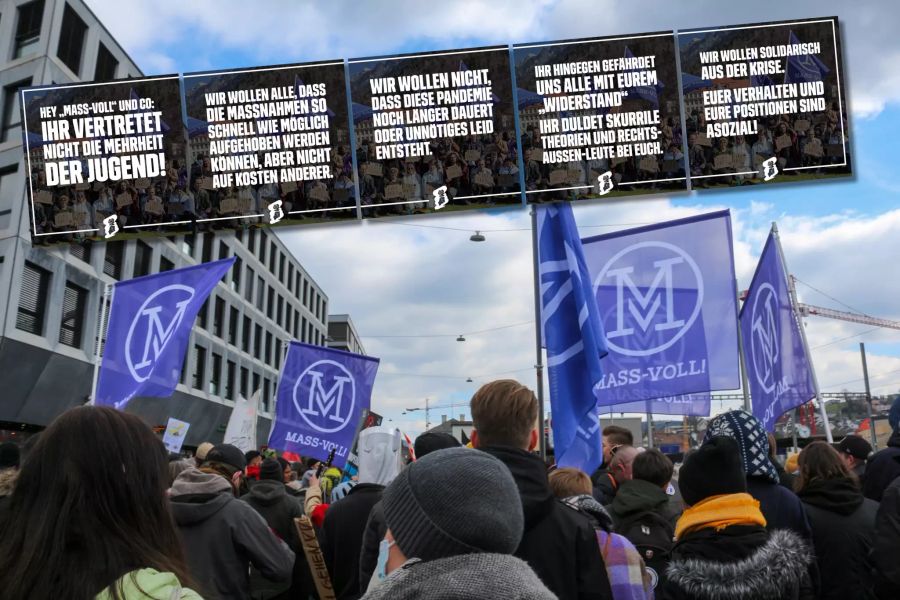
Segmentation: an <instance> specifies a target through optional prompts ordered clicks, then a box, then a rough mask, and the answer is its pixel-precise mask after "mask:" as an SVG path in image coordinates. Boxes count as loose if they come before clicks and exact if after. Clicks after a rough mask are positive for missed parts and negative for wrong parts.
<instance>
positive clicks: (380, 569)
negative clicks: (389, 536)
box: [375, 540, 396, 581]
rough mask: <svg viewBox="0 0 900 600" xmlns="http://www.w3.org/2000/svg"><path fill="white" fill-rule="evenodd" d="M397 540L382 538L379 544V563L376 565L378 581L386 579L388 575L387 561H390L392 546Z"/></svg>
mask: <svg viewBox="0 0 900 600" xmlns="http://www.w3.org/2000/svg"><path fill="white" fill-rule="evenodd" d="M395 543H396V542H392V541H388V540H381V543H380V544H378V563H376V565H375V575H376V576H377V577H378V581H384V579H385V577H387V575H388V574H387V563H388V555H389V554H390V550H391V546H393V545H394V544H395Z"/></svg>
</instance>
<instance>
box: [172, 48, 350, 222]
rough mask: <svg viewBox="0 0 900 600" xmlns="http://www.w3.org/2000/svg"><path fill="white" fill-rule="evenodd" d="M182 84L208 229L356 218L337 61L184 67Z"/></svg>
mask: <svg viewBox="0 0 900 600" xmlns="http://www.w3.org/2000/svg"><path fill="white" fill-rule="evenodd" d="M184 90H185V97H184V103H185V108H186V112H187V123H186V124H187V134H188V140H189V141H188V152H189V153H190V156H191V158H192V160H193V165H192V168H191V173H190V180H191V185H192V187H193V188H194V189H195V190H196V191H197V193H199V194H201V195H202V196H203V197H204V199H205V206H206V207H207V211H206V212H207V215H206V216H207V217H209V218H210V223H211V224H210V226H211V227H215V228H234V227H246V226H248V225H251V224H254V223H266V224H269V225H275V224H279V225H282V224H302V223H321V222H331V221H335V220H346V219H355V218H356V217H357V212H356V194H355V190H354V183H353V169H352V160H351V156H350V134H349V130H348V125H347V123H348V119H347V97H346V91H345V85H344V67H343V62H327V63H317V64H307V65H289V66H279V67H263V68H258V69H245V70H236V71H220V72H215V73H213V72H206V73H193V74H186V75H185V76H184Z"/></svg>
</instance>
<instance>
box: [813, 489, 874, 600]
mask: <svg viewBox="0 0 900 600" xmlns="http://www.w3.org/2000/svg"><path fill="white" fill-rule="evenodd" d="M798 495H799V496H800V500H802V501H803V504H804V506H805V508H806V514H807V515H808V516H809V521H810V524H811V525H812V532H813V544H814V546H815V549H816V562H817V563H818V566H819V577H820V578H821V591H820V596H819V597H820V598H821V599H822V600H832V599H833V600H838V599H840V598H858V599H859V600H870V599H872V598H874V597H875V595H874V592H873V590H872V585H873V584H872V577H871V573H872V568H873V564H872V561H870V560H869V553H870V551H871V550H872V545H873V544H874V542H875V516H876V513H877V512H878V503H877V502H874V501H872V500H869V499H868V498H863V495H862V492H860V491H859V487H858V486H857V484H856V482H855V481H853V480H851V479H829V480H825V481H822V480H813V481H811V482H809V483H808V484H807V485H806V486H805V487H804V489H802V490H800V492H798Z"/></svg>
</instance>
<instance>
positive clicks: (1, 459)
mask: <svg viewBox="0 0 900 600" xmlns="http://www.w3.org/2000/svg"><path fill="white" fill-rule="evenodd" d="M19 459H20V454H19V446H18V445H17V444H16V443H15V442H3V443H2V444H0V469H10V468H14V467H18V466H19Z"/></svg>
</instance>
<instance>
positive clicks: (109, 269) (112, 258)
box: [103, 242, 125, 279]
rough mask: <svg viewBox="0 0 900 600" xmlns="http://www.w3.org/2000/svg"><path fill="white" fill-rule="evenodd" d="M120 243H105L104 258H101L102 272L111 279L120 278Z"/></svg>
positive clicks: (121, 247)
mask: <svg viewBox="0 0 900 600" xmlns="http://www.w3.org/2000/svg"><path fill="white" fill-rule="evenodd" d="M124 246H125V245H124V244H123V243H122V242H106V256H105V257H104V258H103V272H104V273H106V274H107V275H109V276H110V277H112V278H113V279H120V278H121V277H122V251H123V250H124Z"/></svg>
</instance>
